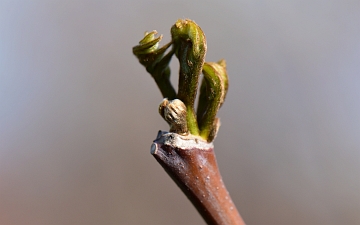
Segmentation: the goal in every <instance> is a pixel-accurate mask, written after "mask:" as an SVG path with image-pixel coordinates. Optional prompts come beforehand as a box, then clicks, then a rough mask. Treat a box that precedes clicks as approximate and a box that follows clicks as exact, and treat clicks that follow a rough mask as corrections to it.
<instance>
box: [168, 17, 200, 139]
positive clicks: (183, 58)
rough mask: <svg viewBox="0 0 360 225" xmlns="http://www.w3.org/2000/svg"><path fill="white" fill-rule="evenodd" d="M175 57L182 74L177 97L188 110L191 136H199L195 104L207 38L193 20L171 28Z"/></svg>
mask: <svg viewBox="0 0 360 225" xmlns="http://www.w3.org/2000/svg"><path fill="white" fill-rule="evenodd" d="M171 36H172V42H173V45H174V49H175V55H176V57H177V58H178V59H179V63H180V74H179V88H178V95H177V97H178V98H179V99H180V100H181V101H183V102H184V104H185V105H186V108H187V117H188V118H187V121H188V127H189V130H190V132H191V134H194V135H198V134H199V128H198V125H197V121H196V116H195V110H194V102H195V98H196V93H197V88H198V83H199V76H200V73H201V70H202V67H203V65H204V61H205V54H206V38H205V35H204V33H203V31H202V30H201V28H200V27H199V26H198V25H197V24H196V23H195V22H194V21H191V20H188V19H186V20H182V19H180V20H178V21H177V22H176V23H175V25H173V26H172V28H171Z"/></svg>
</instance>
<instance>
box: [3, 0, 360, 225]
mask: <svg viewBox="0 0 360 225" xmlns="http://www.w3.org/2000/svg"><path fill="white" fill-rule="evenodd" d="M179 18H190V19H193V20H195V21H196V22H197V23H198V24H199V25H200V26H201V27H202V29H203V30H204V32H205V34H206V36H207V41H208V54H207V61H217V60H219V59H221V58H225V59H226V60H227V64H228V72H229V76H230V89H229V93H228V97H227V100H226V102H225V104H224V106H223V108H222V109H221V111H220V113H219V116H220V117H221V121H222V127H221V129H220V133H219V135H218V137H217V139H216V141H215V148H216V149H215V150H216V154H217V157H218V163H219V166H220V169H221V172H222V175H223V178H224V181H225V183H226V185H227V187H228V189H229V191H230V193H231V195H232V197H233V200H234V202H235V204H236V205H237V207H238V209H239V211H240V213H241V215H242V216H243V218H244V220H245V221H246V222H247V224H249V225H257V224H260V225H262V224H269V225H272V224H274V225H275V224H276V225H279V224H280V225H287V224H291V225H309V224H314V225H323V224H324V225H325V224H326V225H339V224H347V225H352V224H360V213H359V212H360V137H359V136H360V135H359V134H360V88H359V86H360V2H359V1H351V0H349V1H348V0H345V1H335V0H329V1H320V0H319V1H318V0H315V1H302V0H291V1H245V0H243V1H224V2H220V1H205V0H204V1H165V0H158V1H130V0H126V1H85V0H76V1H1V2H0V78H1V80H0V224H1V225H22V224H26V225H65V224H66V225H68V224H69V225H70V224H71V225H73V224H74V225H78V224H80V225H82V224H84V225H98V224H102V225H118V224H130V225H132V224H150V225H152V224H154V225H155V224H167V225H172V224H174V225H183V224H190V225H192V224H194V225H195V224H204V222H203V220H202V219H201V217H200V216H199V215H198V214H197V212H196V211H195V209H194V208H193V206H192V205H191V204H190V202H189V201H188V200H187V199H186V197H185V196H184V195H183V194H182V193H181V191H180V190H179V189H178V187H177V186H176V185H175V184H174V183H173V182H172V180H171V179H170V178H169V177H168V176H167V175H166V173H165V172H164V171H163V169H162V168H161V167H160V165H158V164H157V162H156V161H155V159H154V158H153V157H152V156H151V155H150V153H149V151H150V145H151V143H152V141H153V139H154V138H155V136H156V134H157V131H158V130H159V129H162V130H167V129H168V126H167V124H166V123H165V122H164V121H163V120H162V118H161V117H160V116H159V115H158V112H157V107H158V104H159V103H160V101H161V100H162V98H161V95H160V92H159V91H158V90H157V87H156V85H155V82H154V81H153V80H152V78H151V77H150V75H148V74H147V73H146V71H145V69H144V68H143V67H142V66H141V65H140V64H139V63H138V61H137V59H136V58H135V57H134V56H133V55H132V47H133V46H134V45H136V44H137V43H138V41H139V40H140V39H141V38H142V37H143V34H144V32H145V31H151V30H153V29H156V30H157V31H158V32H159V33H161V34H164V39H163V41H162V44H165V43H167V42H168V41H169V40H170V27H171V26H172V25H173V24H174V23H175V21H176V20H177V19H179ZM171 65H172V68H173V74H174V76H173V81H174V82H175V83H176V80H177V70H178V65H177V62H176V61H175V60H174V61H173V62H172V64H171Z"/></svg>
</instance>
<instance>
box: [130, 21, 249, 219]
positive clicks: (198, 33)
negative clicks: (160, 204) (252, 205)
mask: <svg viewBox="0 0 360 225" xmlns="http://www.w3.org/2000/svg"><path fill="white" fill-rule="evenodd" d="M156 34H157V32H156V31H152V32H149V33H145V37H144V38H143V39H142V40H141V41H140V42H139V45H137V46H135V47H134V48H133V53H134V54H135V55H136V57H137V58H138V59H139V62H140V63H141V64H142V65H144V66H145V68H146V70H147V71H148V72H149V73H150V74H151V76H152V77H153V78H154V80H155V82H156V84H157V85H158V87H159V89H160V91H161V93H162V95H163V97H164V99H163V101H162V102H161V104H160V106H159V113H160V115H161V116H162V117H163V118H164V119H165V121H166V122H168V123H169V125H170V132H165V131H160V132H159V133H158V136H157V138H156V140H155V141H154V143H153V145H152V146H151V154H152V155H153V156H154V157H155V158H156V160H157V161H158V162H159V163H160V164H161V166H162V167H163V168H164V169H165V171H166V172H167V173H168V174H169V176H170V177H171V178H172V179H173V180H174V181H175V183H176V184H177V185H178V186H179V187H180V189H181V190H182V191H183V192H184V194H185V195H186V196H187V197H188V199H189V200H190V201H191V202H192V203H193V205H194V206H195V208H196V209H197V210H198V212H199V213H200V214H201V216H202V217H203V218H204V220H205V221H206V222H207V223H208V224H213V225H242V224H244V221H243V220H242V218H241V216H240V215H239V213H238V211H237V209H236V207H235V205H234V203H233V202H232V200H231V198H230V195H229V193H228V191H227V190H226V188H225V185H224V183H223V181H222V178H221V175H220V172H219V169H218V166H217V163H216V157H215V153H214V146H213V140H214V139H215V137H216V134H217V132H218V129H219V126H220V120H219V118H217V117H216V114H217V111H218V110H219V109H220V107H221V106H222V104H223V102H224V100H225V96H226V93H227V90H228V86H229V84H228V76H227V72H226V63H225V60H220V61H219V62H205V55H206V50H207V45H206V38H205V35H204V33H203V31H202V30H201V28H200V27H199V26H198V25H197V24H196V23H195V22H194V21H191V20H187V19H186V20H178V21H177V22H176V23H175V24H174V25H173V26H172V28H171V37H172V40H171V42H170V43H168V44H166V45H164V46H163V47H161V48H158V44H159V41H160V40H161V38H162V36H160V37H157V38H156V37H155V35H156ZM170 46H172V49H171V50H170V51H169V52H168V53H167V54H166V55H165V52H166V50H167V49H168V48H169V47H170ZM173 55H175V56H176V57H177V58H178V59H179V63H180V72H179V88H178V93H176V92H175V90H174V88H173V87H172V85H171V83H170V68H169V63H170V60H171V58H172V56H173ZM201 72H202V73H203V74H204V78H203V80H202V83H201V87H200V97H199V103H198V107H197V112H195V109H194V103H195V99H196V94H197V90H198V86H199V77H200V73H201Z"/></svg>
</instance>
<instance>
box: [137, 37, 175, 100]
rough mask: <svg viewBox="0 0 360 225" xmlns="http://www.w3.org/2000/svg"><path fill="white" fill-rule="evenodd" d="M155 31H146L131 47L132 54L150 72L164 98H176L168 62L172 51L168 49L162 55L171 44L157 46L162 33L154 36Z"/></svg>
mask: <svg viewBox="0 0 360 225" xmlns="http://www.w3.org/2000/svg"><path fill="white" fill-rule="evenodd" d="M156 34H157V32H156V31H155V30H154V31H152V32H149V33H148V32H146V33H145V37H144V38H143V39H142V40H141V41H140V42H139V45H137V46H135V47H133V53H134V55H135V56H136V57H137V58H138V59H139V62H140V63H141V64H142V65H143V66H145V68H146V71H147V72H148V73H150V74H151V76H152V77H153V78H154V80H155V82H156V84H157V85H158V87H159V89H160V91H161V93H162V95H163V97H164V98H169V99H174V98H176V92H175V90H174V88H173V86H172V85H171V83H170V67H169V63H170V60H171V57H172V55H173V54H174V51H170V52H169V53H168V54H166V55H165V56H164V53H165V52H166V50H167V49H168V48H169V47H170V46H171V42H170V43H168V44H166V45H164V46H163V47H161V48H159V42H160V41H161V39H162V35H160V36H159V37H157V38H156V37H155V35H156Z"/></svg>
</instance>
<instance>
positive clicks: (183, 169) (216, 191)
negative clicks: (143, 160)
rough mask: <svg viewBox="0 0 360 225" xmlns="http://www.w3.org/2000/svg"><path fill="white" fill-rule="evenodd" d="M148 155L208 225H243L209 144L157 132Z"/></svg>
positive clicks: (190, 137) (192, 137) (212, 148)
mask: <svg viewBox="0 0 360 225" xmlns="http://www.w3.org/2000/svg"><path fill="white" fill-rule="evenodd" d="M151 154H152V155H153V156H154V157H155V159H156V160H157V161H158V162H159V163H160V165H161V166H162V167H163V168H164V169H165V171H166V172H167V173H168V174H169V176H170V177H171V178H172V179H173V180H174V182H175V183H176V184H177V185H178V186H179V187H180V189H181V190H182V191H183V192H184V194H185V195H186V196H187V197H188V199H189V200H190V201H191V202H192V204H193V205H194V206H195V208H196V209H197V211H198V212H199V213H200V214H201V216H202V217H203V218H204V220H205V221H206V222H207V224H212V225H220V224H222V225H225V224H226V225H227V224H229V225H230V224H231V225H242V224H245V223H244V221H243V220H242V218H241V216H240V215H239V213H238V211H237V209H236V207H235V205H234V203H233V202H232V200H231V198H230V195H229V193H228V191H227V190H226V187H225V185H224V183H223V181H222V178H221V175H220V172H219V169H218V166H217V163H216V157H215V153H214V146H213V144H212V143H207V142H204V141H203V140H201V139H199V138H197V137H196V136H191V135H188V136H182V135H178V134H176V133H168V132H164V131H159V133H158V136H157V138H156V140H155V141H154V143H153V144H152V146H151Z"/></svg>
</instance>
